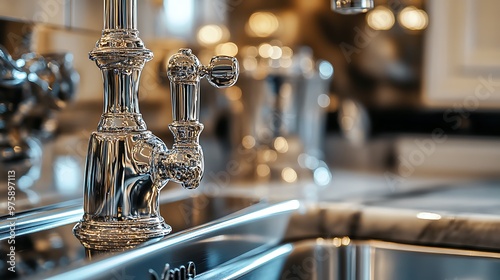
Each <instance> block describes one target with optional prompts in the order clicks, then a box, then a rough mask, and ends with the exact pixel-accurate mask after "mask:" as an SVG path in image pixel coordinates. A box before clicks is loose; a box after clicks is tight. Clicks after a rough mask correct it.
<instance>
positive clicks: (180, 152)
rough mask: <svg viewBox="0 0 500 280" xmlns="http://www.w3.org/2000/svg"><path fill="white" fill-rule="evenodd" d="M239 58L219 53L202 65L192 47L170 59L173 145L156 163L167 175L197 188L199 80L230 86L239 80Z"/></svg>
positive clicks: (199, 165) (200, 172) (201, 165)
mask: <svg viewBox="0 0 500 280" xmlns="http://www.w3.org/2000/svg"><path fill="white" fill-rule="evenodd" d="M238 72H239V67H238V61H237V60H236V58H234V57H229V56H216V57H214V58H212V60H211V61H210V64H209V65H208V66H203V65H202V64H201V63H200V61H199V60H198V58H197V57H196V56H195V55H194V54H193V53H192V51H191V50H190V49H180V50H179V51H178V52H177V53H176V54H174V55H173V56H172V57H171V58H170V59H169V62H168V71H167V76H168V78H169V79H170V91H171V94H172V116H173V123H172V124H170V125H169V127H170V130H171V131H172V134H173V135H174V145H173V147H172V149H171V150H170V151H169V153H167V154H165V155H162V156H160V157H159V162H158V163H156V166H158V170H159V171H160V174H164V177H165V178H168V179H169V180H173V181H175V182H178V183H181V184H182V186H183V187H184V188H187V189H195V188H197V187H198V186H199V184H200V181H201V178H202V177H203V169H204V160H203V150H202V148H201V146H200V144H199V136H200V134H201V131H202V130H203V125H202V124H201V123H200V122H199V108H200V80H201V79H202V78H207V79H208V81H209V82H210V84H212V85H213V86H215V87H218V88H222V87H229V86H232V85H234V84H235V83H236V81H237V79H238Z"/></svg>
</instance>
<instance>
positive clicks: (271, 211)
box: [31, 197, 300, 279]
mask: <svg viewBox="0 0 500 280" xmlns="http://www.w3.org/2000/svg"><path fill="white" fill-rule="evenodd" d="M187 202H188V203H187V204H186V201H181V202H180V203H175V204H167V205H168V206H169V208H168V209H169V210H174V212H173V213H177V212H178V211H182V210H183V209H190V211H199V212H200V214H201V215H202V216H205V215H207V214H208V215H210V213H218V214H222V215H227V212H226V211H227V209H231V205H233V207H235V206H237V205H240V206H243V207H245V206H246V205H247V203H249V202H251V200H246V199H241V198H230V199H228V200H226V199H225V198H215V200H211V199H209V200H208V201H206V200H205V199H204V198H203V197H201V198H197V199H195V200H193V201H191V202H194V203H197V204H199V205H198V207H196V206H194V207H193V206H192V205H190V204H189V203H191V202H190V201H189V200H188V201H187ZM207 202H209V203H208V204H207ZM220 202H222V203H223V204H220ZM224 203H226V204H227V205H225V206H224ZM203 205H206V206H203ZM200 207H201V208H200ZM299 207H300V203H299V202H298V201H287V202H282V203H277V204H267V203H259V204H256V205H253V206H250V207H248V208H246V209H243V210H241V211H239V212H236V213H233V214H230V215H228V216H225V217H223V218H221V219H218V220H215V221H213V222H208V223H207V221H206V220H200V222H201V223H203V224H202V225H201V226H198V227H194V228H189V229H187V230H184V231H181V232H178V233H175V234H172V235H170V236H167V237H165V238H164V239H163V240H161V241H160V242H156V243H154V244H149V245H148V246H140V247H138V248H135V249H132V250H128V251H126V252H121V253H118V254H114V255H109V253H108V254H107V255H105V256H102V255H98V256H95V257H93V258H92V259H91V260H87V261H81V260H80V261H73V262H71V263H70V264H68V265H66V266H58V269H54V270H52V271H49V272H46V273H44V274H38V275H34V276H33V277H32V278H31V279H81V278H85V279H113V278H118V279H127V277H129V278H134V277H135V279H147V278H150V273H149V270H150V269H152V270H154V271H157V272H159V271H163V269H164V267H165V263H169V265H170V266H171V267H179V266H181V265H185V264H186V263H187V262H188V261H192V262H194V263H195V264H196V273H197V274H199V273H203V272H206V271H209V270H211V269H213V268H215V267H217V266H219V265H221V264H223V263H224V262H227V261H230V260H231V259H233V258H235V257H237V256H240V255H242V254H248V253H249V252H250V254H255V253H258V252H262V251H263V250H266V249H270V248H272V246H275V245H277V244H278V242H279V239H280V236H283V235H284V234H285V231H286V226H287V224H288V221H289V219H290V215H291V214H292V213H293V212H295V211H297V210H298V208H299ZM196 209H198V210H196ZM232 210H233V211H234V210H235V208H233V209H232ZM219 211H223V212H219ZM182 216H183V215H177V216H176V217H182ZM185 217H186V216H184V217H183V218H181V221H182V222H181V225H182V224H184V225H185V222H186V221H185V220H184V218H185ZM192 217H195V216H192ZM195 220H196V218H195ZM174 224H175V223H174ZM75 241H76V240H75Z"/></svg>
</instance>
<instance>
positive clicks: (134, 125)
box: [89, 0, 153, 131]
mask: <svg viewBox="0 0 500 280" xmlns="http://www.w3.org/2000/svg"><path fill="white" fill-rule="evenodd" d="M136 15H137V0H105V1H104V29H103V31H102V36H101V38H100V39H99V41H97V43H96V45H95V48H94V49H93V50H92V51H91V52H90V54H89V57H90V59H91V60H94V61H95V62H96V64H97V66H98V67H99V68H100V69H101V71H102V76H103V82H104V113H103V115H102V117H101V121H100V123H99V126H98V131H122V130H127V131H143V130H146V124H145V122H144V120H143V119H142V116H141V114H140V111H139V98H138V91H139V78H140V76H141V71H142V69H143V67H144V64H145V63H146V62H147V61H149V60H151V59H152V58H153V53H152V52H151V51H150V50H148V49H146V48H145V47H144V43H143V42H142V40H141V39H140V38H139V31H137V29H136V25H137V24H136Z"/></svg>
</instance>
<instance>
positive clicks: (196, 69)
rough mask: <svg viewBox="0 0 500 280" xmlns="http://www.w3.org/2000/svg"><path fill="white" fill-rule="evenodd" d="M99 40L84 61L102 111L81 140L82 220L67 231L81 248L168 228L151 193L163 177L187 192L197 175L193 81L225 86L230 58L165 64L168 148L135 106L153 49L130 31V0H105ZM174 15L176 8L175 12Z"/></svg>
mask: <svg viewBox="0 0 500 280" xmlns="http://www.w3.org/2000/svg"><path fill="white" fill-rule="evenodd" d="M104 12H105V23H104V29H103V32H102V37H101V39H100V40H99V41H98V42H97V43H96V47H95V48H94V50H93V51H91V52H90V58H91V59H92V60H94V61H95V62H96V64H97V66H98V67H99V68H100V69H101V71H102V75H103V80H104V113H103V114H102V116H101V121H100V123H99V125H98V127H97V131H95V132H93V133H92V135H91V138H90V142H89V149H88V155H87V164H86V173H85V179H84V180H85V183H84V187H85V190H84V210H85V214H84V216H83V219H82V220H81V221H80V223H78V224H77V225H76V226H75V228H74V233H75V235H76V236H77V237H78V238H79V239H80V241H81V242H82V244H83V245H84V246H85V247H86V248H88V249H94V250H123V249H125V248H131V247H135V246H136V245H138V244H140V243H143V242H145V241H148V240H152V239H157V238H160V237H163V236H165V235H166V234H168V233H169V232H170V231H171V227H170V226H169V225H167V224H166V223H165V221H164V219H163V218H162V217H161V215H160V213H159V208H158V207H159V203H158V199H159V192H160V190H161V189H162V188H163V187H164V186H165V185H166V183H167V182H169V181H174V182H177V183H180V184H182V186H183V187H184V188H187V189H194V188H197V187H198V185H199V184H200V180H201V178H202V176H203V170H204V161H203V152H202V149H201V146H200V145H199V136H200V133H201V131H202V130H203V125H202V124H201V123H199V121H198V120H199V106H200V80H201V79H202V78H204V77H206V78H207V79H208V80H209V82H210V83H211V84H212V85H214V86H216V87H229V86H232V85H233V84H234V83H235V82H236V80H237V77H238V62H237V61H236V59H235V58H232V57H226V56H217V57H214V58H213V59H212V60H211V62H210V65H208V66H203V65H201V64H200V62H199V60H198V58H197V57H196V56H194V55H193V54H192V52H191V50H189V49H181V50H180V51H179V52H178V53H176V54H174V55H173V56H172V57H171V58H170V60H169V63H168V77H169V79H170V90H171V94H172V114H173V123H172V124H170V125H169V128H170V130H171V132H172V133H173V135H174V144H173V147H172V149H170V150H169V149H168V148H167V147H166V145H165V144H164V143H163V141H162V140H160V139H159V138H158V137H156V136H155V135H153V134H152V133H151V132H150V131H148V130H147V128H146V124H145V122H144V120H143V118H142V115H141V113H140V111H139V103H138V100H139V99H138V88H139V78H140V76H141V71H142V68H143V66H144V64H145V62H147V61H149V60H151V59H152V57H153V54H152V52H151V51H150V50H148V49H146V48H145V47H144V43H143V42H142V40H141V39H140V38H139V37H138V33H139V32H138V31H137V29H136V19H135V16H136V14H137V0H122V1H117V0H105V1H104ZM179 12H180V11H179Z"/></svg>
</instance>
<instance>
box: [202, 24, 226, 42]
mask: <svg viewBox="0 0 500 280" xmlns="http://www.w3.org/2000/svg"><path fill="white" fill-rule="evenodd" d="M223 35H224V32H223V30H222V28H221V27H220V26H218V25H215V24H209V25H205V26H203V27H202V28H200V30H199V31H198V42H199V43H200V44H202V45H213V44H216V43H218V42H220V41H221V40H222V37H223Z"/></svg>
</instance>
